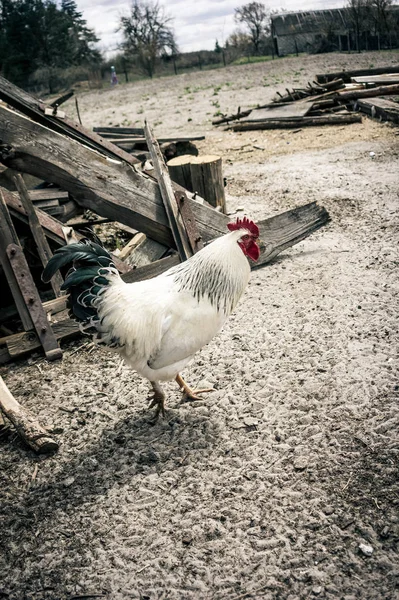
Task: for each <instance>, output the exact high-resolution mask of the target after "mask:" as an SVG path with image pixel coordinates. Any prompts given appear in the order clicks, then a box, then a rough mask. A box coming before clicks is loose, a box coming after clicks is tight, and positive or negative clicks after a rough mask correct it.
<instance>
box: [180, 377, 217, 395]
mask: <svg viewBox="0 0 399 600" xmlns="http://www.w3.org/2000/svg"><path fill="white" fill-rule="evenodd" d="M176 381H177V383H178V385H179V386H180V388H181V390H182V392H183V394H184V399H185V400H201V398H200V397H199V396H197V394H206V393H207V392H214V391H215V388H205V389H203V390H192V389H191V388H190V386H189V385H187V383H186V382H185V381H184V379H183V377H182V376H181V375H176Z"/></svg>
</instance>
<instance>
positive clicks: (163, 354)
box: [43, 218, 260, 418]
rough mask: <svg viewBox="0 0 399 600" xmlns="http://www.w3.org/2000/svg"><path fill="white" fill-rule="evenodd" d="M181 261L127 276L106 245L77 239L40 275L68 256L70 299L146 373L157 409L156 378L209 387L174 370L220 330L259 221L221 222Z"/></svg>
mask: <svg viewBox="0 0 399 600" xmlns="http://www.w3.org/2000/svg"><path fill="white" fill-rule="evenodd" d="M227 227H228V229H229V230H230V231H229V233H227V234H226V235H224V236H222V237H220V238H218V239H216V240H214V241H213V242H212V243H210V244H208V245H207V246H206V247H205V248H203V249H202V250H200V251H199V252H198V253H197V254H195V255H194V256H192V257H191V258H190V259H189V260H187V261H186V262H183V263H181V264H179V265H177V266H176V267H173V268H172V269H169V270H168V271H166V272H165V273H162V274H161V275H159V276H158V277H154V278H153V279H149V280H147V281H140V282H136V283H125V282H124V281H123V280H122V279H121V278H120V276H119V274H118V271H117V270H116V268H115V266H114V265H113V263H112V259H111V257H110V255H109V254H108V252H107V251H106V250H105V249H104V248H102V247H101V246H100V245H99V244H96V243H94V242H91V241H89V240H87V239H86V240H82V241H81V242H79V243H74V244H71V245H69V246H64V247H62V248H60V249H59V250H57V252H56V253H55V254H54V256H53V258H52V259H51V260H50V261H49V263H48V264H47V266H46V268H45V270H44V273H43V280H44V281H50V279H51V277H52V276H53V275H54V274H55V273H56V272H57V271H58V269H60V268H61V267H63V266H65V265H68V264H71V263H73V267H72V269H71V270H70V271H69V273H68V275H67V278H66V280H65V282H64V285H63V289H65V290H68V291H69V293H70V297H69V301H68V306H69V308H70V310H71V311H72V313H73V314H74V316H75V317H76V318H77V320H78V321H80V323H81V328H82V330H83V331H85V332H86V333H92V334H93V339H94V340H95V341H98V342H101V343H104V344H105V345H106V346H108V347H111V348H114V349H115V350H117V351H118V352H119V354H120V355H121V356H122V357H123V358H124V360H125V361H126V363H127V364H128V365H130V366H131V367H132V368H133V369H135V370H136V371H137V372H138V373H140V375H142V376H143V377H146V378H147V379H149V381H150V383H151V386H152V389H153V395H152V396H151V398H149V400H151V404H150V407H152V406H156V413H155V417H156V418H157V417H158V416H159V414H160V413H162V414H163V415H164V414H165V393H164V391H163V390H162V388H161V385H160V383H159V382H160V381H169V380H172V379H176V381H177V383H178V384H179V386H180V387H181V388H182V390H183V391H184V393H185V395H186V397H187V398H188V399H197V396H196V394H198V393H201V392H205V391H211V390H192V389H191V388H190V387H189V386H188V385H187V384H186V383H185V381H184V380H183V379H182V377H181V376H180V372H181V371H182V370H183V369H184V367H185V366H186V365H187V363H188V362H189V361H190V360H191V358H192V357H193V355H194V354H195V353H196V352H197V351H198V350H200V348H202V346H204V345H205V344H207V343H208V342H210V340H211V339H212V338H213V337H214V336H215V335H216V334H217V333H218V332H219V331H220V329H221V328H222V326H223V324H224V323H225V321H226V319H227V317H228V316H229V315H230V314H231V312H232V310H233V309H234V307H235V306H236V304H237V302H238V301H239V299H240V297H241V295H242V293H243V292H244V290H245V288H246V286H247V283H248V280H249V275H250V266H249V263H248V260H247V257H249V258H250V259H252V260H253V261H256V260H257V259H258V258H259V254H260V250H259V246H258V244H257V238H258V237H259V229H258V227H257V225H255V223H254V222H253V221H250V220H249V219H247V218H244V219H237V221H236V222H235V223H229V224H228V225H227Z"/></svg>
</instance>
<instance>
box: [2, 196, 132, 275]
mask: <svg viewBox="0 0 399 600" xmlns="http://www.w3.org/2000/svg"><path fill="white" fill-rule="evenodd" d="M0 192H1V193H2V194H3V196H4V199H5V202H6V204H7V207H8V209H9V211H10V213H11V215H12V216H13V217H14V216H15V217H16V218H18V219H20V220H21V221H23V222H24V223H28V217H27V214H26V211H25V209H24V207H23V206H22V204H21V201H20V199H19V198H18V196H17V195H16V194H15V193H13V192H9V191H8V190H5V189H4V188H0ZM36 214H37V217H38V219H39V223H40V225H41V227H42V228H43V230H44V233H45V235H46V236H47V237H48V238H50V239H51V240H53V241H54V242H56V243H57V244H58V245H59V246H64V245H65V237H64V233H63V227H64V224H63V223H61V221H58V220H57V219H55V218H54V217H51V216H50V215H49V214H47V213H46V212H44V211H43V210H40V208H37V209H36ZM86 224H87V225H90V223H89V222H86ZM75 235H76V238H77V240H78V241H79V240H81V239H82V238H84V235H82V234H81V233H78V232H75ZM111 256H112V260H113V261H114V264H115V266H116V267H117V269H118V270H119V271H120V272H121V273H127V271H129V270H130V267H129V266H128V265H126V264H125V263H124V262H123V261H121V260H119V259H118V257H117V256H114V255H113V254H111Z"/></svg>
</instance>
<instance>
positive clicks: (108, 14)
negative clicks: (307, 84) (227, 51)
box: [76, 0, 346, 57]
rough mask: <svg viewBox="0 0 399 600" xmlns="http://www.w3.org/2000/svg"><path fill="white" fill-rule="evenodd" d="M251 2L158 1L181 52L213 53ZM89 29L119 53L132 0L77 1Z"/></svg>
mask: <svg viewBox="0 0 399 600" xmlns="http://www.w3.org/2000/svg"><path fill="white" fill-rule="evenodd" d="M247 1H249V0H242V1H240V0H213V1H212V0H203V1H202V0H159V4H160V5H162V6H163V7H164V9H165V12H166V13H167V14H168V15H169V16H170V17H172V18H173V21H172V25H173V29H174V32H175V38H176V40H177V43H178V46H179V50H180V52H193V51H198V50H212V49H213V48H214V47H215V41H216V40H218V42H219V44H220V45H223V44H224V42H225V40H226V38H227V37H228V36H229V35H230V34H231V33H232V32H233V30H234V29H236V27H237V25H236V23H235V22H234V9H235V8H237V7H238V6H242V5H243V4H246V3H247ZM76 3H77V6H78V10H79V11H80V12H82V14H83V17H84V18H85V19H86V21H87V24H88V26H89V27H91V28H92V29H94V30H95V32H96V34H97V36H98V37H99V38H100V39H101V43H100V48H101V49H102V50H103V51H104V52H105V54H106V56H107V57H110V56H112V54H113V53H115V52H116V51H117V50H118V44H119V43H120V42H121V34H120V33H118V32H117V31H116V30H117V28H118V22H119V19H120V17H121V16H122V15H124V14H128V13H129V6H130V4H131V2H130V0H76ZM345 3H346V2H345V0H301V1H300V2H298V0H268V1H267V2H265V4H266V5H267V6H268V8H270V9H272V10H282V9H284V10H286V11H300V10H321V9H324V8H340V7H342V6H343V5H344V4H345Z"/></svg>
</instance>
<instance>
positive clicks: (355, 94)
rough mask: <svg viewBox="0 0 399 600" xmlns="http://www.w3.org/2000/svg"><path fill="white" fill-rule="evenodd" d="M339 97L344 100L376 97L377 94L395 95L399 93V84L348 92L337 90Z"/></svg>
mask: <svg viewBox="0 0 399 600" xmlns="http://www.w3.org/2000/svg"><path fill="white" fill-rule="evenodd" d="M336 94H337V98H338V99H339V100H343V101H349V100H357V99H358V98H375V97H377V96H390V95H391V96H393V95H395V94H399V84H396V85H386V86H381V87H376V88H371V89H369V90H365V89H362V90H354V91H348V92H336Z"/></svg>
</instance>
